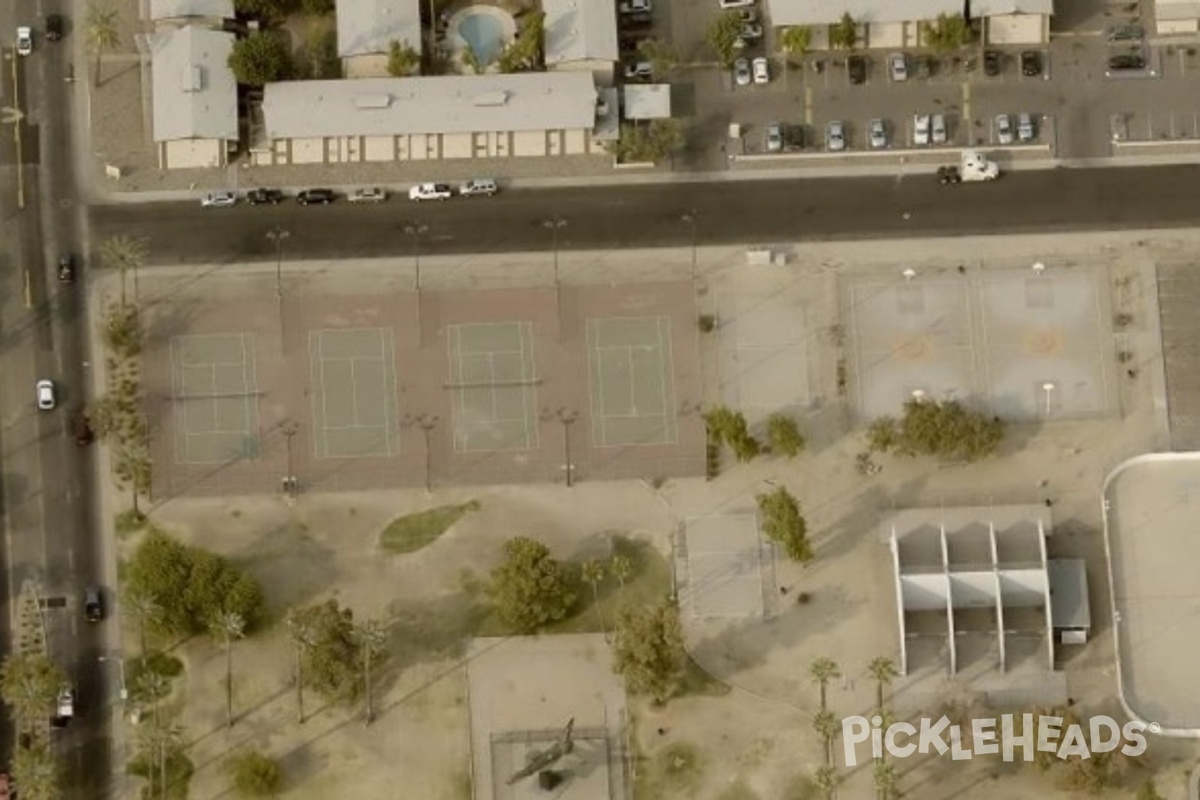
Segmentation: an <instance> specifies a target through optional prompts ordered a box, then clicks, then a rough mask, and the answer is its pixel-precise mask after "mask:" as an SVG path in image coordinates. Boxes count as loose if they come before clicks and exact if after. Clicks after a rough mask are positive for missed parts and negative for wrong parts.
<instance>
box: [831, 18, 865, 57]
mask: <svg viewBox="0 0 1200 800" xmlns="http://www.w3.org/2000/svg"><path fill="white" fill-rule="evenodd" d="M857 42H858V23H857V22H855V20H854V17H852V16H850V13H849V12H846V13H844V14H842V18H841V19H840V20H838V22H837V24H836V25H830V26H829V46H830V47H837V48H841V49H843V50H851V49H853V48H854V45H855V44H856V43H857Z"/></svg>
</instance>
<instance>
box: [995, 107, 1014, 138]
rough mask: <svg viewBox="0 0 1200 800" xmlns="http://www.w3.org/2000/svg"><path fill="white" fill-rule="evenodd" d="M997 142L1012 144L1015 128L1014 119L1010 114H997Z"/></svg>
mask: <svg viewBox="0 0 1200 800" xmlns="http://www.w3.org/2000/svg"><path fill="white" fill-rule="evenodd" d="M996 142H997V144H1012V143H1013V129H1012V120H1011V119H1009V117H1008V114H997V115H996Z"/></svg>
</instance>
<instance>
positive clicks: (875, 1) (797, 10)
mask: <svg viewBox="0 0 1200 800" xmlns="http://www.w3.org/2000/svg"><path fill="white" fill-rule="evenodd" d="M770 3H771V24H772V25H776V26H779V27H785V26H788V25H833V24H835V23H837V22H839V21H840V20H841V19H842V16H843V15H844V14H849V15H850V17H851V18H852V19H853V20H854V21H855V22H857V23H859V24H860V25H871V24H877V23H889V22H913V21H919V20H934V19H937V18H938V15H939V14H948V15H951V16H953V15H954V14H961V13H963V0H903V2H895V1H894V0H770Z"/></svg>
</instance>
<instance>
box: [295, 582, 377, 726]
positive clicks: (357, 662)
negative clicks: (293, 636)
mask: <svg viewBox="0 0 1200 800" xmlns="http://www.w3.org/2000/svg"><path fill="white" fill-rule="evenodd" d="M294 624H295V625H296V626H297V627H299V628H300V629H302V630H303V631H304V646H303V647H302V649H301V653H302V658H303V660H304V685H305V686H306V687H310V688H312V689H315V690H316V691H317V693H318V694H320V695H321V696H322V697H324V698H325V699H327V700H330V701H333V702H352V701H354V700H356V699H357V698H358V692H359V689H360V680H361V677H362V668H363V664H362V654H363V653H362V648H361V647H360V646H359V643H358V638H357V637H358V634H357V632H356V631H355V627H354V612H352V611H351V610H350V609H349V608H343V607H342V606H340V605H338V602H337V600H326V601H325V602H324V603H318V604H317V605H314V606H309V607H308V608H303V609H300V610H299V611H298V612H296V616H295V623H294Z"/></svg>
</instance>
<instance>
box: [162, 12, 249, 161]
mask: <svg viewBox="0 0 1200 800" xmlns="http://www.w3.org/2000/svg"><path fill="white" fill-rule="evenodd" d="M146 43H147V45H148V47H149V49H150V54H151V55H150V74H151V99H152V102H153V104H154V107H153V114H152V123H153V129H154V143H155V146H156V148H157V150H158V164H159V167H160V168H162V169H182V168H188V167H220V166H224V165H225V164H227V163H228V161H229V153H230V151H233V150H236V148H237V143H238V111H237V102H238V100H237V82H236V81H235V80H234V77H233V72H232V71H231V70H230V69H229V55H230V53H232V52H233V34H232V33H225V32H223V31H219V30H212V29H209V28H202V27H197V26H194V25H188V26H185V27H182V28H168V29H166V30H162V31H160V32H158V33H154V34H151V35H149V36H148V37H146Z"/></svg>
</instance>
